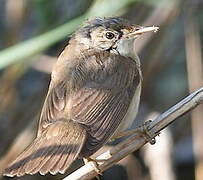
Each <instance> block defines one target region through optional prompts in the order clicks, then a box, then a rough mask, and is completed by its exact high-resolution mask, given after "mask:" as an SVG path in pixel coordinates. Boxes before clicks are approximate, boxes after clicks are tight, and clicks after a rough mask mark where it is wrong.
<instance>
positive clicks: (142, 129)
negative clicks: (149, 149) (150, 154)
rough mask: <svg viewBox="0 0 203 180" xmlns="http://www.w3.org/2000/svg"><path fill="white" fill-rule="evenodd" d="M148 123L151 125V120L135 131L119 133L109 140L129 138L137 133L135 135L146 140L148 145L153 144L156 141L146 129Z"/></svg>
mask: <svg viewBox="0 0 203 180" xmlns="http://www.w3.org/2000/svg"><path fill="white" fill-rule="evenodd" d="M150 123H151V120H149V121H146V122H144V123H143V125H142V126H140V127H138V128H136V129H132V130H128V131H123V132H119V133H118V134H117V135H116V136H113V137H112V138H111V140H115V139H119V138H121V137H126V136H131V135H133V134H136V133H137V134H140V135H143V136H144V137H145V138H146V140H147V141H149V142H150V144H155V143H156V140H155V138H154V135H153V134H151V133H150V131H149V129H148V127H149V124H150Z"/></svg>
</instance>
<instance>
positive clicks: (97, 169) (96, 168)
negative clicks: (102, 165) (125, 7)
mask: <svg viewBox="0 0 203 180" xmlns="http://www.w3.org/2000/svg"><path fill="white" fill-rule="evenodd" d="M83 161H84V163H85V164H87V163H89V162H91V164H92V167H93V168H94V170H95V171H96V173H97V174H99V175H102V172H101V170H100V169H99V164H98V162H97V161H96V160H95V159H93V158H90V157H86V158H83ZM96 178H97V179H98V180H100V178H99V176H96Z"/></svg>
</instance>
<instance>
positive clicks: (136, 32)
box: [126, 26, 159, 38]
mask: <svg viewBox="0 0 203 180" xmlns="http://www.w3.org/2000/svg"><path fill="white" fill-rule="evenodd" d="M158 30H159V27H156V26H150V27H138V28H135V30H134V31H133V32H130V33H128V34H127V35H126V37H127V38H135V37H137V36H138V35H141V34H143V33H146V32H157V31H158Z"/></svg>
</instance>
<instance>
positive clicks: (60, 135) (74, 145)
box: [4, 121, 86, 176]
mask: <svg viewBox="0 0 203 180" xmlns="http://www.w3.org/2000/svg"><path fill="white" fill-rule="evenodd" d="M85 138H86V131H85V129H84V128H82V127H81V126H80V125H79V124H77V123H73V122H65V121H59V122H56V123H55V124H52V125H50V126H49V127H47V129H46V130H45V131H44V132H43V133H42V134H41V135H40V136H39V137H37V138H36V139H35V140H34V142H33V143H32V144H31V145H30V146H29V147H28V148H27V149H26V150H25V151H24V152H23V153H21V154H20V155H19V156H18V157H17V158H16V160H15V161H14V162H13V163H11V165H10V166H9V167H8V168H6V169H5V172H4V175H6V176H23V175H25V174H35V173H37V172H39V173H40V174H42V175H44V174H47V173H48V172H49V173H51V174H56V173H58V172H59V173H64V172H65V171H66V169H67V168H68V167H69V166H70V164H71V163H72V162H73V161H74V160H75V159H76V158H77V157H78V154H79V153H80V151H81V148H82V146H83V144H84V142H85Z"/></svg>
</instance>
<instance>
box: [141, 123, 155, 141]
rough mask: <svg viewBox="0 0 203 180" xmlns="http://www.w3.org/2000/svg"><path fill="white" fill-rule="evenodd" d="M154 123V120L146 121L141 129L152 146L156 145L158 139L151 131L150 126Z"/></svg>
mask: <svg viewBox="0 0 203 180" xmlns="http://www.w3.org/2000/svg"><path fill="white" fill-rule="evenodd" d="M151 122H152V120H149V121H145V122H144V123H143V125H142V126H140V127H139V129H140V131H141V132H142V133H144V138H145V139H146V140H147V141H148V142H149V143H150V144H151V145H153V144H155V143H156V139H155V136H156V135H154V134H153V133H151V132H150V130H149V125H150V123H151Z"/></svg>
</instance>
